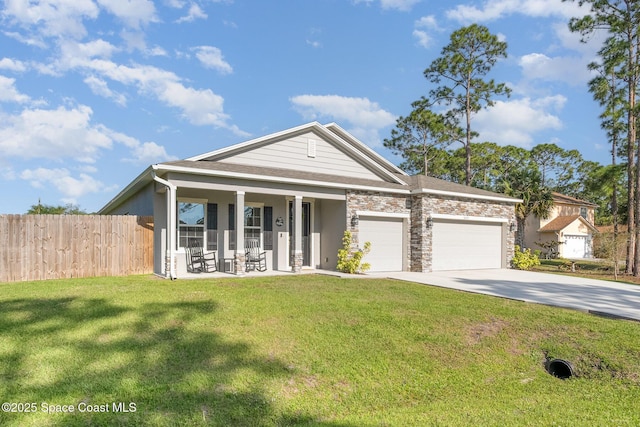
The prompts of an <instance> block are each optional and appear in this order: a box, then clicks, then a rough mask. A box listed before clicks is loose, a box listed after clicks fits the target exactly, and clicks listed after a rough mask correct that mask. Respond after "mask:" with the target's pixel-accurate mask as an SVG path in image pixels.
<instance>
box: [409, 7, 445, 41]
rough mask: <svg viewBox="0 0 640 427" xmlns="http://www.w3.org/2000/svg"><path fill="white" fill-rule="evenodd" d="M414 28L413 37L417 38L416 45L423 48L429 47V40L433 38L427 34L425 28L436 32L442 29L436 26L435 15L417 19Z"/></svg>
mask: <svg viewBox="0 0 640 427" xmlns="http://www.w3.org/2000/svg"><path fill="white" fill-rule="evenodd" d="M414 28H415V29H414V30H413V37H414V38H416V39H417V40H418V45H420V46H422V47H424V48H429V47H431V42H432V41H433V38H432V37H431V35H429V33H428V32H427V30H431V31H438V32H440V31H442V29H441V28H440V27H439V26H438V22H437V21H436V18H435V16H433V15H429V16H423V17H422V18H420V19H418V20H417V21H416V22H415V23H414Z"/></svg>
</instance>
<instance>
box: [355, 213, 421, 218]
mask: <svg viewBox="0 0 640 427" xmlns="http://www.w3.org/2000/svg"><path fill="white" fill-rule="evenodd" d="M356 215H358V216H373V217H377V218H409V217H410V215H409V214H408V213H400V212H376V211H356Z"/></svg>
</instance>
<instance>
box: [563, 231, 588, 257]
mask: <svg viewBox="0 0 640 427" xmlns="http://www.w3.org/2000/svg"><path fill="white" fill-rule="evenodd" d="M564 237H565V240H564V245H565V247H564V248H563V251H562V252H563V253H562V255H563V256H564V257H565V258H584V257H585V256H586V254H587V236H578V235H565V236H564Z"/></svg>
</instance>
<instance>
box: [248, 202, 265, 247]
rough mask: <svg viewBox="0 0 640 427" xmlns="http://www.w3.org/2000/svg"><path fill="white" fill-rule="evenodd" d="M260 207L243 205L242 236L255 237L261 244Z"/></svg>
mask: <svg viewBox="0 0 640 427" xmlns="http://www.w3.org/2000/svg"><path fill="white" fill-rule="evenodd" d="M261 235H262V207H261V206H245V207H244V237H245V239H248V238H257V239H259V240H260V243H261V245H260V246H262V239H261Z"/></svg>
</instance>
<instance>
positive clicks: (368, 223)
mask: <svg viewBox="0 0 640 427" xmlns="http://www.w3.org/2000/svg"><path fill="white" fill-rule="evenodd" d="M358 228H359V237H358V239H359V242H360V247H362V246H363V245H364V242H371V252H369V254H368V255H367V256H366V257H364V260H363V262H368V263H369V264H371V269H370V270H369V271H402V252H403V250H402V218H373V217H360V223H359V227H358Z"/></svg>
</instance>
